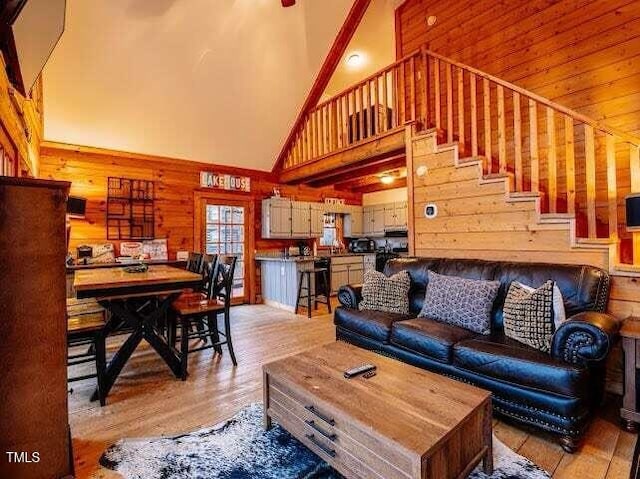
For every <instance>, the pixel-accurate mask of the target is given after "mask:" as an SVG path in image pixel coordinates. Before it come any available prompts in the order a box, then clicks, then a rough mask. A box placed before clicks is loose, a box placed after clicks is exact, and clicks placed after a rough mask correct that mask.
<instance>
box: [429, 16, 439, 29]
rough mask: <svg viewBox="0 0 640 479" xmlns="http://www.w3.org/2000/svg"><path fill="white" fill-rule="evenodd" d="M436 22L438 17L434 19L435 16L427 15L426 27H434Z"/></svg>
mask: <svg viewBox="0 0 640 479" xmlns="http://www.w3.org/2000/svg"><path fill="white" fill-rule="evenodd" d="M437 21H438V17H436V16H435V15H429V16H428V17H427V25H428V26H430V27H432V26H434V25H435V24H436V22H437Z"/></svg>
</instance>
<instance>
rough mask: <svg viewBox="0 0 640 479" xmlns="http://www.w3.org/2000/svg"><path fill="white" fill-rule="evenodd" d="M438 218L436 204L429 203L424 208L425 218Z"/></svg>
mask: <svg viewBox="0 0 640 479" xmlns="http://www.w3.org/2000/svg"><path fill="white" fill-rule="evenodd" d="M436 216H438V207H437V206H436V204H435V203H427V204H426V205H425V207H424V217H425V218H429V219H432V218H435V217H436Z"/></svg>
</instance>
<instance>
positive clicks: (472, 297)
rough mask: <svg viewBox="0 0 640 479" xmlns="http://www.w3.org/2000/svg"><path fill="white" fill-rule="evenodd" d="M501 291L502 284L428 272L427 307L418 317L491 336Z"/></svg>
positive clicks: (425, 303) (425, 305) (424, 307)
mask: <svg viewBox="0 0 640 479" xmlns="http://www.w3.org/2000/svg"><path fill="white" fill-rule="evenodd" d="M498 288H500V281H484V280H478V279H466V278H459V277H457V276H444V275H441V274H437V273H434V272H433V271H429V284H428V285H427V292H426V294H425V297H424V306H423V307H422V311H420V314H418V317H420V318H429V319H434V320H436V321H440V322H442V323H448V324H452V325H454V326H458V327H460V328H464V329H468V330H470V331H474V332H476V333H480V334H489V333H490V332H491V310H492V309H493V302H494V301H495V299H496V295H497V294H498Z"/></svg>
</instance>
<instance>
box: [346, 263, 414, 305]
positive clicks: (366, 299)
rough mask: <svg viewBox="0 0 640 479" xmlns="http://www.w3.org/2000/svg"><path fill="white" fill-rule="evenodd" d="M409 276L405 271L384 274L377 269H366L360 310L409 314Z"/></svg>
mask: <svg viewBox="0 0 640 479" xmlns="http://www.w3.org/2000/svg"><path fill="white" fill-rule="evenodd" d="M410 287H411V278H410V277H409V273H407V272H406V271H400V272H399V273H396V274H394V275H393V276H389V277H387V276H385V275H384V274H382V273H380V272H379V271H367V272H366V273H365V275H364V284H363V285H362V301H360V304H359V305H358V307H359V309H361V310H370V311H385V312H389V313H397V314H409V288H410Z"/></svg>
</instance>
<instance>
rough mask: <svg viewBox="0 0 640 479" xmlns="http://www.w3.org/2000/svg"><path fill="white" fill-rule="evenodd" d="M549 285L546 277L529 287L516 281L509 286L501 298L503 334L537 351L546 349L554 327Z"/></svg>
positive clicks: (549, 347) (551, 294) (551, 282)
mask: <svg viewBox="0 0 640 479" xmlns="http://www.w3.org/2000/svg"><path fill="white" fill-rule="evenodd" d="M553 286H554V282H553V281H551V280H549V281H547V282H546V283H545V284H543V285H542V286H540V287H539V288H538V289H536V290H534V291H529V290H527V288H525V287H523V285H521V284H520V283H518V282H517V281H514V282H512V283H511V285H510V286H509V291H508V292H507V297H506V298H505V300H504V308H503V315H504V316H503V322H504V334H505V335H507V336H508V337H509V338H512V339H515V340H516V341H519V342H521V343H524V344H527V345H529V346H531V347H533V348H536V349H539V350H540V351H544V352H549V350H550V349H551V338H552V336H553V332H554V330H555V327H554V324H553Z"/></svg>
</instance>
